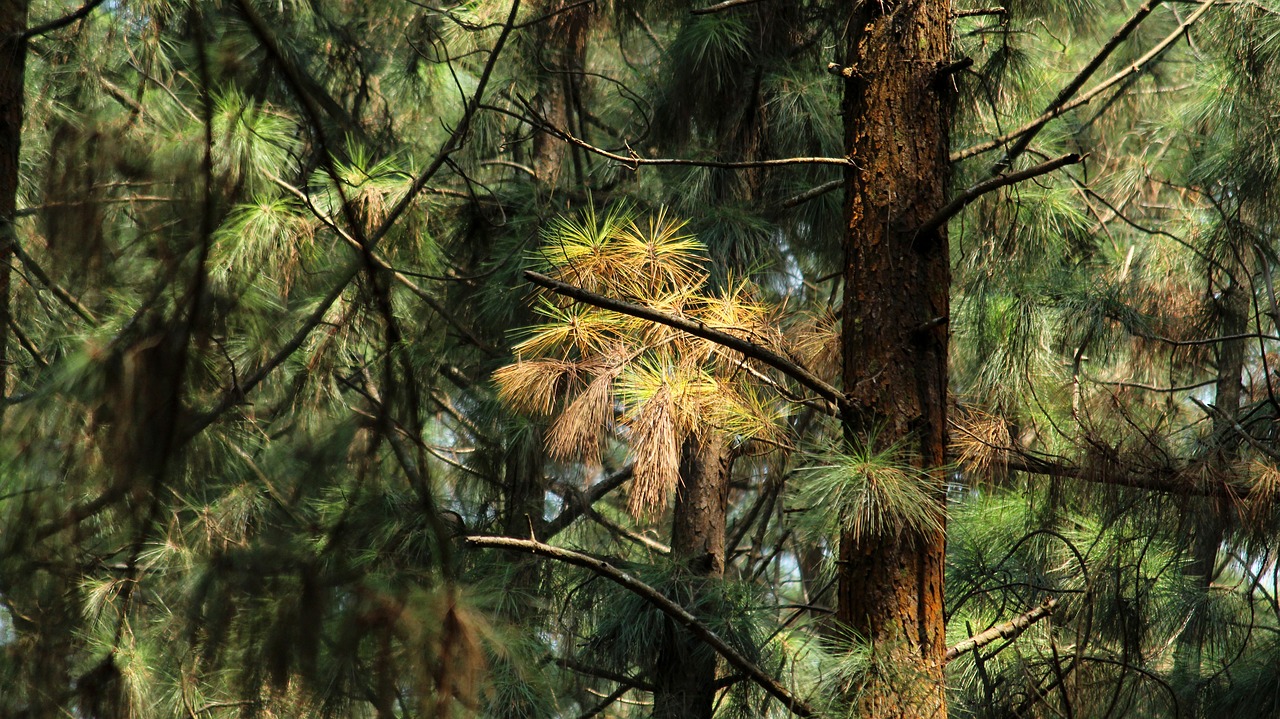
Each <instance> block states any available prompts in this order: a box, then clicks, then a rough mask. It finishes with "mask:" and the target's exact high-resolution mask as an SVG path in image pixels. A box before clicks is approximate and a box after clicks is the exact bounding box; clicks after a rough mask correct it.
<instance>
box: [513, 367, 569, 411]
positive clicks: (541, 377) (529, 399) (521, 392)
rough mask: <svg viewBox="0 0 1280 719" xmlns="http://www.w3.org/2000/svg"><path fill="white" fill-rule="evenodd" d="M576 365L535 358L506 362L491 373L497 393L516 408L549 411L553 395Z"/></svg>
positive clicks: (554, 399) (553, 401) (553, 400)
mask: <svg viewBox="0 0 1280 719" xmlns="http://www.w3.org/2000/svg"><path fill="white" fill-rule="evenodd" d="M576 371H577V365H575V364H574V363H572V362H568V361H566V360H558V359H536V360H522V361H519V362H515V363H513V364H509V365H507V366H506V367H503V368H501V369H499V370H498V371H497V372H494V373H493V379H494V382H495V383H496V384H497V385H498V397H499V398H501V399H502V401H504V402H506V403H507V404H509V405H511V406H512V407H514V408H515V409H516V410H517V411H520V412H527V413H529V414H550V413H551V408H552V407H553V406H554V405H555V401H556V396H557V394H558V393H559V391H560V390H561V389H562V388H563V385H564V384H565V383H566V381H567V380H568V379H571V378H572V376H573V375H574V374H576Z"/></svg>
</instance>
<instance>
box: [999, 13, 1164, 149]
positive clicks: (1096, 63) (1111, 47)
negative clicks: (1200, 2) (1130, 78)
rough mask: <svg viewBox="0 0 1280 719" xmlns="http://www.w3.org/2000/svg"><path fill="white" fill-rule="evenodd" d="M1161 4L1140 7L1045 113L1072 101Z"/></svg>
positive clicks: (1023, 144) (1027, 140)
mask: <svg viewBox="0 0 1280 719" xmlns="http://www.w3.org/2000/svg"><path fill="white" fill-rule="evenodd" d="M1161 2H1162V0H1147V2H1144V3H1143V4H1142V5H1140V6H1138V10H1137V12H1135V13H1134V14H1133V16H1132V17H1130V18H1129V20H1128V22H1126V23H1125V24H1124V25H1122V26H1121V27H1120V29H1119V30H1116V32H1115V34H1114V35H1112V36H1111V39H1109V40H1107V42H1106V43H1105V44H1104V45H1103V46H1102V49H1101V50H1099V51H1098V53H1097V54H1096V55H1094V56H1093V59H1092V60H1090V61H1089V64H1087V65H1085V66H1084V67H1083V68H1082V69H1081V70H1080V72H1078V73H1076V76H1075V77H1074V78H1072V79H1071V82H1069V83H1067V85H1066V87H1063V88H1062V89H1061V90H1059V91H1058V96H1057V97H1055V98H1053V102H1050V103H1049V104H1048V105H1047V106H1046V107H1045V109H1044V112H1046V113H1047V112H1052V111H1053V110H1054V109H1055V108H1057V107H1061V106H1062V104H1063V103H1065V102H1066V101H1068V100H1070V99H1071V96H1072V95H1074V94H1076V93H1077V92H1078V91H1079V90H1080V88H1081V87H1084V84H1085V83H1086V82H1088V81H1089V78H1090V77H1093V73H1095V72H1097V71H1098V68H1099V67H1101V66H1102V63H1103V62H1104V61H1105V60H1106V59H1107V58H1108V57H1110V56H1111V53H1112V52H1113V51H1115V49H1116V48H1117V47H1119V46H1120V43H1122V42H1124V40H1125V38H1127V37H1129V35H1130V34H1131V33H1132V32H1133V31H1134V30H1135V29H1137V27H1138V26H1139V25H1141V24H1142V21H1143V20H1145V19H1146V18H1147V16H1148V15H1150V14H1151V11H1152V10H1155V8H1156V6H1157V5H1159V4H1160V3H1161ZM1043 127H1044V126H1043V125H1041V126H1040V127H1037V128H1034V129H1032V130H1030V131H1028V132H1027V133H1025V134H1023V135H1022V136H1021V137H1019V138H1018V141H1017V142H1015V143H1013V146H1012V147H1010V148H1009V150H1008V151H1007V152H1006V153H1005V154H1004V157H1003V158H1001V159H1000V161H999V162H997V163H996V164H995V167H993V168H992V174H997V173H1000V172H1004V171H1005V170H1007V169H1009V168H1010V167H1012V166H1013V161H1014V160H1016V159H1017V158H1018V155H1021V154H1022V152H1023V151H1024V150H1026V149H1027V146H1028V145H1030V144H1031V141H1032V140H1033V139H1035V136H1036V135H1037V134H1039V133H1040V130H1041V129H1042V128H1043Z"/></svg>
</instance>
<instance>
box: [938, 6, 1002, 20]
mask: <svg viewBox="0 0 1280 719" xmlns="http://www.w3.org/2000/svg"><path fill="white" fill-rule="evenodd" d="M1008 14H1009V11H1008V9H1006V8H1003V7H975V8H969V9H968V10H952V11H951V17H952V18H962V17H979V16H981V15H1008Z"/></svg>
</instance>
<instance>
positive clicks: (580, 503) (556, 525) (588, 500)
mask: <svg viewBox="0 0 1280 719" xmlns="http://www.w3.org/2000/svg"><path fill="white" fill-rule="evenodd" d="M634 473H635V465H629V466H627V467H624V468H622V469H620V470H618V471H617V472H614V473H613V474H611V475H609V476H608V477H605V478H604V479H602V480H600V481H599V482H596V483H595V484H593V485H591V488H590V489H588V490H587V491H585V492H582V493H580V494H578V495H577V496H575V497H572V498H568V499H569V500H570V501H569V503H568V504H567V506H565V508H564V509H562V510H560V514H557V515H556V517H555V519H552V520H551V521H550V522H547V524H546V526H544V527H543V528H542V538H543V539H551V538H552V537H554V536H556V535H557V534H559V533H560V532H562V531H564V529H565V528H566V527H568V526H569V525H570V524H573V523H574V521H576V520H577V519H578V517H581V516H582V515H583V513H584V512H585V511H586V508H587V507H589V506H591V505H592V504H595V503H596V502H598V501H600V499H601V498H603V497H604V496H605V495H606V494H608V493H610V492H612V491H613V490H615V489H617V488H618V487H621V486H622V485H623V484H624V483H625V482H626V481H627V480H629V479H631V476H632V475H633V474H634Z"/></svg>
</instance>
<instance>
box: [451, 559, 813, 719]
mask: <svg viewBox="0 0 1280 719" xmlns="http://www.w3.org/2000/svg"><path fill="white" fill-rule="evenodd" d="M466 542H467V544H468V545H470V546H472V547H491V548H495V549H507V550H511V551H517V552H526V553H529V554H536V555H538V556H542V557H547V558H549V559H555V560H557V561H561V562H564V563H566V564H572V565H574V566H577V567H582V568H584V569H589V570H591V571H593V572H595V573H596V574H598V575H600V576H602V577H604V578H606V579H609V580H610V581H612V582H615V583H617V584H619V585H621V586H622V587H625V588H626V589H628V590H630V591H632V592H634V593H635V594H636V595H638V596H639V597H641V598H643V599H644V600H645V601H647V602H649V603H650V604H652V605H653V606H655V607H657V608H658V609H660V610H661V611H662V613H663V614H666V615H667V616H669V617H671V618H672V619H674V620H676V621H677V622H679V623H680V624H681V625H683V626H684V627H685V628H686V629H688V630H689V632H690V633H691V634H693V635H694V636H695V637H697V638H698V639H700V640H702V641H703V642H704V643H706V645H707V646H709V647H711V648H712V649H714V650H715V651H716V653H717V654H719V655H720V656H722V657H724V658H725V661H727V662H728V663H729V664H730V665H731V666H732V667H733V668H734V669H737V670H738V671H740V672H742V673H743V674H746V675H747V676H748V677H749V678H750V679H751V680H752V681H754V682H755V683H756V684H758V685H760V687H761V688H762V689H764V690H765V691H766V692H768V693H769V694H771V695H773V696H774V697H775V698H776V699H777V700H778V701H780V702H782V704H783V706H785V707H786V708H787V709H789V710H791V713H793V714H795V715H797V716H801V717H809V716H813V710H812V709H810V708H809V706H808V705H807V704H805V703H804V702H802V701H801V700H799V699H797V698H795V697H794V696H792V695H791V693H790V692H788V691H787V690H786V688H785V687H783V686H782V685H781V684H779V683H778V681H777V680H776V679H774V678H773V677H771V676H769V675H768V674H766V673H765V672H764V670H762V669H761V668H760V667H758V666H756V665H755V664H754V663H752V662H751V660H749V659H747V658H746V657H744V656H742V654H741V653H739V652H738V650H736V649H734V648H733V647H731V646H729V645H728V643H726V642H725V641H724V640H723V639H721V638H720V636H719V635H717V634H716V633H715V632H713V631H711V629H709V628H708V627H707V626H706V625H705V624H703V623H702V622H701V621H699V620H698V618H697V617H695V616H693V615H692V614H690V613H689V612H688V611H687V610H686V609H685V608H684V607H682V606H680V605H679V604H676V603H675V602H673V601H671V600H670V599H668V598H667V597H666V596H664V595H663V594H662V593H661V592H659V591H658V590H656V589H654V588H653V587H651V586H649V585H648V584H645V583H644V582H642V581H640V580H639V579H636V578H635V577H633V576H631V575H630V574H627V573H626V572H623V571H622V570H620V569H618V568H616V567H614V566H613V565H612V564H609V563H608V562H606V561H604V560H602V559H596V558H595V557H591V556H588V555H586V554H581V553H579V552H574V551H572V550H568V549H562V548H560V547H553V546H551V545H550V544H543V543H542V542H538V541H534V540H530V539H513V538H511V537H477V536H472V537H467V539H466Z"/></svg>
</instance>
